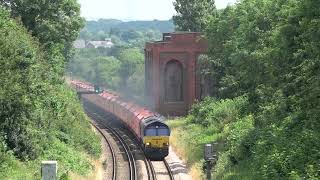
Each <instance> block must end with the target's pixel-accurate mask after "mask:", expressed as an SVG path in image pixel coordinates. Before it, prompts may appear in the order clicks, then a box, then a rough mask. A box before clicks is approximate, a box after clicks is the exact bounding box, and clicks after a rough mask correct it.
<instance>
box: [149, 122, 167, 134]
mask: <svg viewBox="0 0 320 180" xmlns="http://www.w3.org/2000/svg"><path fill="white" fill-rule="evenodd" d="M144 135H145V136H170V129H169V128H168V126H167V125H165V124H163V123H159V122H155V123H152V124H150V125H148V126H147V127H146V128H145V132H144Z"/></svg>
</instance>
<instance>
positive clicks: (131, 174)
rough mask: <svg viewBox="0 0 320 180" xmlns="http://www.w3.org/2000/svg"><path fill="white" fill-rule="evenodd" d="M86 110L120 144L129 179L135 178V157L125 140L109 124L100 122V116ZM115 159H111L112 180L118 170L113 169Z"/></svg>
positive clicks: (115, 166)
mask: <svg viewBox="0 0 320 180" xmlns="http://www.w3.org/2000/svg"><path fill="white" fill-rule="evenodd" d="M86 112H87V115H88V116H89V117H90V118H92V119H93V120H95V121H96V122H97V123H99V122H100V123H99V125H100V126H102V128H103V129H106V130H107V131H108V132H109V133H111V134H112V136H113V137H115V138H116V139H115V141H118V142H119V143H120V144H121V146H122V149H123V151H124V153H125V156H126V159H127V160H128V173H129V179H130V180H137V179H138V178H137V168H136V164H135V159H134V157H133V154H132V152H131V151H130V148H129V146H128V145H127V144H126V142H125V141H124V139H123V138H122V137H121V135H120V134H119V133H118V132H117V131H115V130H114V129H113V128H111V127H109V126H106V125H104V123H101V117H100V116H98V115H97V114H94V113H92V112H91V111H90V110H88V109H86ZM114 159H115V161H113V167H114V168H113V172H114V173H115V175H114V176H113V178H114V180H115V179H118V178H117V174H116V173H118V171H117V170H116V171H115V169H116V168H117V165H116V164H117V163H118V162H117V161H116V158H114ZM119 179H122V178H119Z"/></svg>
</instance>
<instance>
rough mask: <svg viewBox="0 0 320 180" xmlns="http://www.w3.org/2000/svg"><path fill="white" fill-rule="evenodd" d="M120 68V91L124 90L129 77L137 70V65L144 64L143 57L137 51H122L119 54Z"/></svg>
mask: <svg viewBox="0 0 320 180" xmlns="http://www.w3.org/2000/svg"><path fill="white" fill-rule="evenodd" d="M118 58H119V60H120V62H121V66H120V69H119V75H120V77H121V86H120V90H125V88H126V87H127V82H128V79H129V78H130V76H132V74H133V73H134V72H135V71H136V70H137V67H138V65H139V64H143V63H144V56H143V54H142V53H141V52H140V50H139V49H124V50H122V51H121V52H120V54H119V57H118Z"/></svg>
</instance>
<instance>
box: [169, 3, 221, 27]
mask: <svg viewBox="0 0 320 180" xmlns="http://www.w3.org/2000/svg"><path fill="white" fill-rule="evenodd" d="M173 5H174V7H175V10H176V11H177V15H175V16H173V22H174V24H175V26H176V30H177V31H196V32H203V31H204V30H205V28H206V25H207V23H208V22H209V19H210V17H211V16H213V15H214V14H215V13H216V7H215V4H214V0H176V1H175V2H174V3H173Z"/></svg>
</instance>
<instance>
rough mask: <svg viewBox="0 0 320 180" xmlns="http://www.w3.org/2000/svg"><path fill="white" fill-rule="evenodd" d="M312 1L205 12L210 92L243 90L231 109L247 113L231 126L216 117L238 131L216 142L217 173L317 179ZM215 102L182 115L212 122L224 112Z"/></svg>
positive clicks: (246, 3) (318, 21)
mask: <svg viewBox="0 0 320 180" xmlns="http://www.w3.org/2000/svg"><path fill="white" fill-rule="evenodd" d="M319 8H320V4H319V2H318V1H316V0H304V1H301V0H290V1H284V0H276V1H271V0H263V1H260V0H243V1H240V2H239V3H238V4H236V5H234V6H231V7H227V8H226V9H224V10H221V11H217V12H216V15H210V16H207V18H209V19H210V22H209V23H207V24H206V30H205V32H206V37H207V39H208V41H209V46H210V47H209V58H208V59H207V60H206V61H205V62H204V64H203V66H204V67H206V68H205V69H204V70H203V72H204V73H206V76H209V77H210V79H211V81H213V82H215V85H214V86H213V87H215V88H212V89H211V91H212V94H215V96H216V97H217V98H218V99H220V100H221V101H222V102H223V101H224V99H225V98H228V99H233V98H236V99H237V98H238V97H239V96H241V97H242V96H246V97H247V98H248V103H247V104H246V105H245V111H243V112H240V113H239V114H240V116H241V117H247V116H252V120H253V122H252V123H249V124H247V125H246V124H243V125H235V126H238V127H241V128H240V129H239V130H232V129H233V128H234V127H233V126H230V125H229V123H224V125H223V127H224V129H226V128H228V129H230V128H231V131H234V132H239V133H241V131H242V129H243V131H244V132H246V133H245V134H242V135H236V136H232V137H230V136H225V137H224V138H222V139H223V141H218V142H220V144H224V148H222V149H221V150H220V154H221V156H220V159H219V161H218V164H217V167H216V168H217V169H216V171H217V172H216V176H217V177H218V178H226V179H232V178H236V177H243V178H248V179H262V178H264V179H304V178H305V179H318V178H319V176H320V174H319V172H320V171H319V170H320V164H319V159H320V143H319V142H320V141H319V140H318V139H319V137H320V133H319V130H318V129H319V128H320V121H319V120H318V118H319V116H320V108H319V107H320V101H319V94H320V84H319V82H320V81H319V77H320V76H319V75H320V69H319V65H320V62H319V59H320V51H319V47H320V39H319V37H320V32H319V29H320V11H319ZM199 107H201V108H199ZM215 108H216V104H215V103H213V104H211V105H209V106H207V105H206V103H205V102H204V103H202V104H200V105H197V106H195V107H194V109H193V110H192V111H191V115H192V118H191V119H193V120H190V121H188V122H191V123H192V124H200V125H201V127H207V126H209V127H210V126H217V127H220V125H219V124H218V125H217V124H216V120H217V119H219V118H221V117H225V115H224V114H220V112H219V111H218V112H217V110H216V109H215ZM197 117H200V119H201V121H197ZM235 119H237V118H235ZM238 121H239V120H238ZM239 123H241V121H239ZM213 139H214V138H213ZM233 142H236V143H237V144H240V145H241V144H242V147H241V146H240V147H239V148H233V146H232V145H231V146H230V145H229V144H232V143H233ZM236 147H238V146H236Z"/></svg>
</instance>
